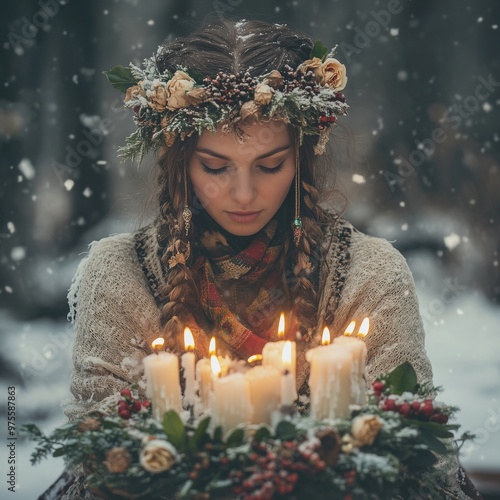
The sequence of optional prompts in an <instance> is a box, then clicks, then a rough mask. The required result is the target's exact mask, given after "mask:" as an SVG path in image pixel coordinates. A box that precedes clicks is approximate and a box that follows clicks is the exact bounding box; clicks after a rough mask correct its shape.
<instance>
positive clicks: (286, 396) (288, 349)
mask: <svg viewBox="0 0 500 500" xmlns="http://www.w3.org/2000/svg"><path fill="white" fill-rule="evenodd" d="M293 344H294V345H295V342H293ZM281 358H282V372H281V404H282V405H283V406H291V405H292V404H293V402H294V401H295V400H296V399H297V389H296V387H295V373H294V372H293V371H292V342H290V341H289V340H287V341H286V342H285V346H284V347H283V352H282V355H281ZM293 366H294V367H295V363H293Z"/></svg>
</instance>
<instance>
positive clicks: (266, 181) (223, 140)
mask: <svg viewBox="0 0 500 500" xmlns="http://www.w3.org/2000/svg"><path fill="white" fill-rule="evenodd" d="M243 128H244V130H245V132H246V133H247V134H248V138H247V139H246V140H245V142H244V143H242V144H239V143H238V142H236V140H235V138H234V136H233V135H232V134H223V133H222V132H221V130H220V126H219V127H218V128H217V132H215V133H214V132H210V131H208V130H207V131H205V132H203V134H202V135H201V136H200V138H199V139H198V143H197V145H196V148H195V150H194V153H193V156H192V158H191V160H190V162H189V164H188V172H189V176H190V178H191V182H192V184H193V187H194V191H195V194H196V196H197V198H198V199H199V201H200V202H201V204H202V205H203V207H204V208H205V210H206V211H207V212H208V213H209V215H210V216H211V217H212V218H213V219H214V220H215V221H216V222H217V223H219V224H220V225H221V226H222V227H223V228H224V229H225V230H226V231H229V232H230V233H232V234H234V235H237V236H250V235H252V234H255V233H257V232H258V231H259V230H260V229H262V228H263V227H264V226H265V225H266V224H267V223H268V222H269V221H270V220H271V219H272V218H273V216H274V215H275V214H276V212H277V211H278V209H279V208H280V206H281V204H282V203H283V201H284V200H285V198H286V195H287V194H288V191H289V189H290V186H291V184H292V181H293V179H294V175H295V149H294V145H293V144H292V141H291V137H290V132H289V128H288V125H286V124H285V123H283V122H281V121H278V120H273V121H271V122H269V123H257V124H254V125H249V126H246V127H243Z"/></svg>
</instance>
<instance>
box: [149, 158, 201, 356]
mask: <svg viewBox="0 0 500 500" xmlns="http://www.w3.org/2000/svg"><path fill="white" fill-rule="evenodd" d="M171 160H173V157H172V152H171V151H168V150H167V152H166V153H165V155H164V157H162V158H161V159H160V163H167V162H168V161H171ZM172 172H173V175H172ZM184 175H187V174H186V170H185V168H177V169H166V168H164V169H160V173H159V185H160V197H159V198H160V200H159V201H160V221H161V222H160V235H161V237H162V239H163V242H164V244H166V249H165V251H164V252H163V254H162V256H161V261H162V264H163V266H164V268H165V269H169V271H168V274H167V278H166V283H165V285H164V287H163V288H162V289H161V290H160V299H161V301H162V305H161V307H160V324H161V327H162V330H163V334H164V337H165V342H166V344H167V346H168V347H169V348H170V349H172V350H176V351H180V350H182V344H181V336H180V335H179V333H180V330H181V327H182V326H183V325H184V324H186V322H187V321H188V320H189V318H190V317H191V312H190V311H192V310H193V307H192V306H193V305H194V304H197V303H198V302H199V298H198V290H197V288H196V284H195V282H194V280H193V277H192V273H191V271H190V269H189V268H188V266H187V264H188V263H187V262H186V263H183V262H179V261H177V262H176V263H175V265H174V266H172V265H171V262H172V259H174V260H175V256H176V255H186V253H187V251H188V240H187V237H186V236H185V235H184V220H183V218H182V215H181V210H182V207H183V206H184V204H185V200H184V197H185V194H184V190H183V186H184ZM171 177H173V179H172V178H171ZM166 186H169V189H166V188H165V187H166ZM174 214H175V215H174Z"/></svg>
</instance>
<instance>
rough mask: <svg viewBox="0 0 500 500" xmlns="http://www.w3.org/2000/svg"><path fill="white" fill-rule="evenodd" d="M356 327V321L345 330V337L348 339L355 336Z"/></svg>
mask: <svg viewBox="0 0 500 500" xmlns="http://www.w3.org/2000/svg"><path fill="white" fill-rule="evenodd" d="M355 327H356V321H351V322H350V323H349V325H348V326H347V328H346V329H345V332H344V335H345V336H346V337H350V336H351V335H352V334H353V332H354V328H355Z"/></svg>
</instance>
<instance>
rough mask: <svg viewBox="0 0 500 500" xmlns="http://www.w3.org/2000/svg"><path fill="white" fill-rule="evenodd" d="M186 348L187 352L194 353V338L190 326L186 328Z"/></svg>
mask: <svg viewBox="0 0 500 500" xmlns="http://www.w3.org/2000/svg"><path fill="white" fill-rule="evenodd" d="M184 348H185V349H186V351H194V337H193V334H192V333H191V330H190V329H189V327H188V326H186V328H184Z"/></svg>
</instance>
